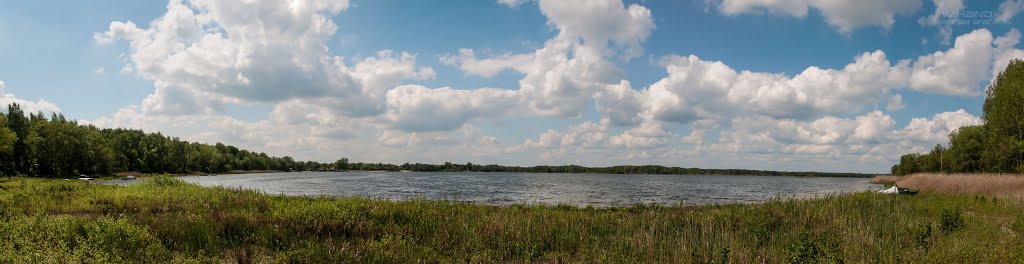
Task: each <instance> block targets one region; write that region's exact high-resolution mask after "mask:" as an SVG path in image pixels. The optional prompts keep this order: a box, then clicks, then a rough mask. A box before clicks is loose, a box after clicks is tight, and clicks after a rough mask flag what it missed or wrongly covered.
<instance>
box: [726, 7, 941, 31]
mask: <svg viewBox="0 0 1024 264" xmlns="http://www.w3.org/2000/svg"><path fill="white" fill-rule="evenodd" d="M707 2H708V3H710V4H716V3H717V8H718V10H719V11H720V12H722V13H723V14H726V15H738V14H747V13H754V14H757V13H763V12H764V11H767V12H768V13H771V14H779V15H788V16H793V17H800V18H803V17H806V16H807V13H808V12H807V11H808V9H810V8H814V9H817V10H818V11H819V12H821V14H822V15H823V16H824V17H825V21H827V22H828V24H829V25H832V26H833V27H835V28H836V29H837V30H838V31H839V32H842V33H844V34H849V33H850V32H852V31H853V30H854V29H857V28H860V27H866V26H878V27H882V28H885V29H890V28H892V25H893V23H894V22H895V17H896V16H897V15H910V14H913V13H914V12H916V11H917V10H918V9H920V8H921V0H866V1H833V0H711V1H707Z"/></svg>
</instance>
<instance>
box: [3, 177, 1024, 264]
mask: <svg viewBox="0 0 1024 264" xmlns="http://www.w3.org/2000/svg"><path fill="white" fill-rule="evenodd" d="M23 180H25V181H26V183H23V182H22V181H23ZM951 205H956V206H955V209H949V208H953V207H951ZM1022 205H1024V204H1022V202H1021V201H1020V200H1016V199H1004V200H999V201H995V200H991V199H976V198H975V197H973V196H959V195H948V194H936V193H920V194H918V195H916V196H900V195H882V194H876V193H855V194H849V195H844V196H831V197H825V198H821V199H814V200H772V201H769V202H766V203H763V204H731V205H716V206H698V207H692V206H658V205H636V206H632V207H617V208H590V207H586V208H579V207H572V206H543V205H513V206H488V205H477V204H471V203H461V202H451V201H427V200H410V201H400V202H396V201H386V200H376V199H367V198H323V197H284V196H273V195H266V194H260V193H257V192H253V191H243V190H236V189H226V188H204V187H199V186H195V185H191V184H187V183H184V182H181V181H178V180H176V179H173V178H153V177H147V179H145V180H142V181H141V182H140V183H138V184H136V185H133V186H126V187H124V186H108V185H97V184H88V183H85V182H81V181H63V180H46V179H27V180H26V179H17V178H8V179H6V180H4V179H0V208H2V209H3V210H0V263H25V262H27V263H38V262H43V263H52V262H64V263H67V262H86V263H107V262H127V263H144V262H149V263H165V262H171V263H181V262H193V263H196V262H200V263H224V262H232V263H233V262H241V263H246V262H249V263H294V262H299V263H367V262H370V263H381V262H384V263H396V262H397V263H405V262H442V263H449V262H471V263H508V262H559V263H562V262H568V263H577V262H598V263H605V262H612V263H621V262H627V263H633V262H656V263H657V262H673V263H695V262H696V263H734V262H740V263H744V262H755V263H780V262H788V261H793V262H800V263H807V262H826V263H840V262H853V263H863V262H882V263H890V262H924V263H935V262H938V263H949V262H953V263H991V262H1001V261H1005V260H1008V259H1009V260H1012V259H1024V236H1021V235H1020V234H1024V210H1021V207H1022ZM943 209H947V210H945V211H944V210H943ZM947 223H948V224H947ZM931 226H935V227H939V228H936V229H940V228H942V227H943V226H949V227H952V226H956V228H953V229H952V230H955V231H951V232H935V233H934V234H933V231H932V230H931V228H930V227H931Z"/></svg>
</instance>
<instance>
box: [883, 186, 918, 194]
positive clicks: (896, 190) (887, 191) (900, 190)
mask: <svg viewBox="0 0 1024 264" xmlns="http://www.w3.org/2000/svg"><path fill="white" fill-rule="evenodd" d="M878 192H879V193H885V194H906V195H915V194H917V191H911V190H910V189H907V188H903V187H899V186H896V185H893V186H892V187H890V188H889V189H885V190H881V191H878Z"/></svg>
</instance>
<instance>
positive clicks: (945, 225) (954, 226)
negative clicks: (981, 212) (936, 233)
mask: <svg viewBox="0 0 1024 264" xmlns="http://www.w3.org/2000/svg"><path fill="white" fill-rule="evenodd" d="M940 221H941V222H940V223H941V225H940V229H942V232H943V233H950V232H953V231H957V230H960V229H961V228H963V227H964V218H963V216H961V214H960V208H953V209H942V213H941V217H940Z"/></svg>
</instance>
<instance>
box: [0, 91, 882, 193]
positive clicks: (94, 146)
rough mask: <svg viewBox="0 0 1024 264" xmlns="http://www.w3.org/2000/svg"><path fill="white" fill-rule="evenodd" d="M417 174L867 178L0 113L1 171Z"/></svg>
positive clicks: (14, 109)
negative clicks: (326, 154) (463, 156)
mask: <svg viewBox="0 0 1024 264" xmlns="http://www.w3.org/2000/svg"><path fill="white" fill-rule="evenodd" d="M254 170H271V171H347V170H360V171H403V170H405V171H420V172H464V171H472V172H529V173H600V174H682V175H758V176H803V177H866V176H869V175H865V174H856V173H822V172H782V171H764V170H739V169H700V168H680V167H665V166H657V165H646V166H613V167H583V166H577V165H563V166H533V167H519V166H501V165H495V164H490V165H475V164H472V163H466V164H454V163H451V162H446V163H444V164H421V163H415V164H410V163H405V164H402V165H395V164H386V163H361V162H359V163H350V162H349V161H348V159H347V158H343V159H340V160H338V161H336V162H334V163H319V162H313V161H306V162H302V161H295V160H294V159H292V158H291V157H288V156H285V157H272V156H268V155H267V154H266V153H256V152H252V151H248V150H243V149H238V148H236V147H234V146H227V145H224V144H221V143H217V144H216V145H207V144H201V143H195V142H188V141H184V140H180V139H178V138H174V137H168V136H164V135H162V134H160V133H146V132H143V131H142V130H134V129H120V128H119V129H100V128H97V127H95V126H93V125H82V124H79V123H78V122H77V121H75V120H67V119H66V118H65V117H64V115H62V114H59V113H53V114H52V115H51V116H50V117H49V118H47V117H46V116H45V115H44V114H43V113H41V112H40V113H35V114H27V115H26V114H25V113H24V111H23V110H22V109H21V107H20V106H19V105H18V104H11V105H9V106H8V107H7V112H6V113H0V176H2V175H29V176H39V177H73V176H77V175H79V174H87V175H109V174H111V173H115V172H141V173H176V174H184V173H226V172H232V171H254Z"/></svg>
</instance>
